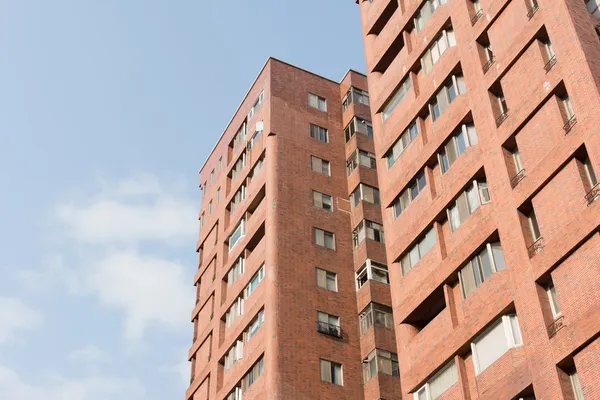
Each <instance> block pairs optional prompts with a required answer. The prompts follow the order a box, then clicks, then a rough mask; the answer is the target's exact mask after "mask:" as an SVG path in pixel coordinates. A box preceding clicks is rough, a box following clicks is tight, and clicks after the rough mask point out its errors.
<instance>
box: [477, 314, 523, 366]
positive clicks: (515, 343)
mask: <svg viewBox="0 0 600 400" xmlns="http://www.w3.org/2000/svg"><path fill="white" fill-rule="evenodd" d="M521 345H523V340H522V338H521V330H520V329H519V321H518V320H517V316H516V315H514V314H511V315H505V316H503V317H502V318H500V319H499V320H497V321H496V322H495V323H494V324H493V325H492V326H491V327H490V328H488V329H487V330H486V331H485V332H484V333H482V334H481V335H479V337H478V338H477V339H475V340H474V341H473V343H471V350H472V352H473V363H474V364H475V374H476V375H479V374H480V373H482V372H483V371H484V370H485V369H486V368H487V367H489V366H490V365H492V364H493V363H494V361H496V360H497V359H499V358H500V357H501V356H502V355H503V354H504V353H506V352H507V351H508V350H509V349H511V348H513V347H519V346H521Z"/></svg>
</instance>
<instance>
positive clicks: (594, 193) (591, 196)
mask: <svg viewBox="0 0 600 400" xmlns="http://www.w3.org/2000/svg"><path fill="white" fill-rule="evenodd" d="M599 197H600V183H596V186H594V187H593V188H592V189H591V190H590V191H589V192H587V193H586V195H585V199H586V200H587V202H588V204H592V203H593V202H594V200H596V199H597V198H599Z"/></svg>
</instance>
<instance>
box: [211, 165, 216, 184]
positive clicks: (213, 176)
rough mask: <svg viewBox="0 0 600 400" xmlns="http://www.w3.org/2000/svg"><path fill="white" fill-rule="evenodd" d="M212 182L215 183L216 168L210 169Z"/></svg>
mask: <svg viewBox="0 0 600 400" xmlns="http://www.w3.org/2000/svg"><path fill="white" fill-rule="evenodd" d="M210 183H211V184H213V183H215V169H214V168H213V170H212V171H210Z"/></svg>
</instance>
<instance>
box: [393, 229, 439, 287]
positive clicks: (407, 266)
mask: <svg viewBox="0 0 600 400" xmlns="http://www.w3.org/2000/svg"><path fill="white" fill-rule="evenodd" d="M435 243H436V239H435V231H434V230H433V227H431V228H429V230H428V231H427V233H425V234H424V235H423V236H422V237H421V239H420V240H419V241H418V242H417V243H415V244H414V245H413V246H412V247H411V248H410V249H409V250H408V252H407V253H406V254H405V255H404V257H402V259H401V260H400V264H401V266H402V275H406V274H407V273H408V271H410V270H411V269H412V268H413V267H414V266H415V265H416V264H417V263H418V262H419V260H420V259H421V258H423V257H424V256H425V254H427V252H428V251H429V250H431V248H432V247H433V246H434V245H435Z"/></svg>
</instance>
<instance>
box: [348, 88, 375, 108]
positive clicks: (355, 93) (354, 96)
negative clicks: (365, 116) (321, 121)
mask: <svg viewBox="0 0 600 400" xmlns="http://www.w3.org/2000/svg"><path fill="white" fill-rule="evenodd" d="M353 102H356V103H361V104H364V105H366V106H368V105H369V93H368V92H366V91H364V90H361V89H358V88H355V87H354V86H351V87H350V89H349V90H348V92H346V95H345V96H344V97H343V98H342V111H343V112H346V110H347V109H348V107H349V106H350V104H352V103H353Z"/></svg>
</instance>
